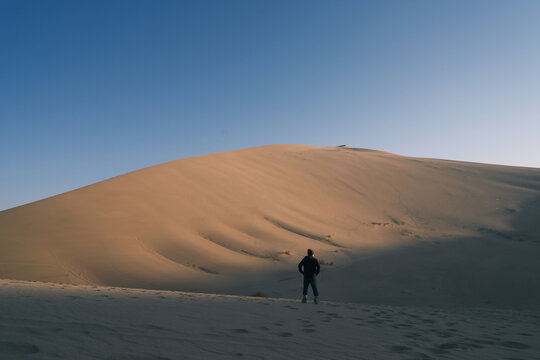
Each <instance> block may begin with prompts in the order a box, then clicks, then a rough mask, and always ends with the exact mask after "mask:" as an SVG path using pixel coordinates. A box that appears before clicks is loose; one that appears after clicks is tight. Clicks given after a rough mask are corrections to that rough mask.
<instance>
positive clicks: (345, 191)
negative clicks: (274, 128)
mask: <svg viewBox="0 0 540 360" xmlns="http://www.w3.org/2000/svg"><path fill="white" fill-rule="evenodd" d="M539 214H540V169H534V168H518V167H507V166H496V165H485V164H476V163H464V162H456V161H446V160H433V159H420V158H409V157H403V156H398V155H393V154H389V153H384V152H379V151H371V150H364V149H351V148H346V147H337V148H333V147H312V146H300V145H273V146H263V147H257V148H250V149H245V150H238V151H231V152H225V153H217V154H211V155H206V156H198V157H193V158H187V159H181V160H177V161H172V162H169V163H164V164H161V165H156V166H152V167H149V168H145V169H142V170H138V171H134V172H131V173H128V174H125V175H122V176H118V177H115V178H112V179H109V180H106V181H102V182H99V183H96V184H93V185H90V186H87V187H84V188H80V189H78V190H75V191H70V192H67V193H64V194H61V195H58V196H54V197H51V198H48V199H44V200H41V201H37V202H34V203H30V204H27V205H24V206H20V207H16V208H13V209H9V210H6V211H2V212H0V249H1V250H2V251H1V252H0V278H5V279H19V280H39V281H47V282H62V283H72V284H91V285H108V286H124V287H136V288H149V289H169V290H183V291H198V292H211V293H229V294H238V295H251V294H253V293H255V292H257V291H260V292H262V293H263V294H265V295H267V296H273V297H297V296H298V281H299V279H298V273H297V272H296V270H295V268H296V265H297V263H298V261H299V260H300V258H301V257H302V256H303V255H304V253H305V251H306V249H307V248H312V249H314V250H315V252H316V256H317V257H318V258H319V260H321V263H322V264H323V270H322V274H321V276H320V278H319V281H320V283H321V284H320V286H321V288H324V289H325V299H327V300H339V301H360V302H364V303H366V302H369V303H376V304H394V305H400V304H401V305H402V304H413V305H424V304H437V305H476V304H494V305H497V306H510V307H517V308H530V307H538V306H540V305H539V304H540V286H538V284H540V261H538V259H539V258H540V227H539V221H538V219H539V218H540V216H539Z"/></svg>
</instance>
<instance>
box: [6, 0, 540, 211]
mask: <svg viewBox="0 0 540 360" xmlns="http://www.w3.org/2000/svg"><path fill="white" fill-rule="evenodd" d="M539 39H540V1H492V0H490V1H470V0H469V1H427V0H426V1H384V0H383V1H379V0H378V1H371V2H367V1H275V0H272V1H205V0H203V1H131V0H130V1H37V0H36V1H25V0H13V1H5V0H0V210H3V209H7V208H11V207H14V206H18V205H22V204H24V203H28V202H31V201H35V200H39V199H41V198H44V197H48V196H52V195H56V194H59V193H62V192H65V191H68V190H72V189H75V188H78V187H81V186H84V185H88V184H91V183H94V182H97V181H100V180H104V179H107V178H110V177H113V176H116V175H119V174H122V173H126V172H129V171H132V170H136V169H139V168H142V167H146V166H150V165H154V164H158V163H161V162H165V161H170V160H175V159H179V158H184V157H190V156H195V155H202V154H208V153H213V152H219V151H227V150H234V149H240V148H246V147H251V146H259V145H267V144H277V143H294V144H307V145H320V146H335V145H341V144H347V145H350V146H353V147H363V148H371V149H378V150H384V151H389V152H393V153H397V154H401V155H410V156H421V157H435V158H445V159H453V160H465V161H475V162H485V163H496V164H507V165H516V166H531V167H540V145H539V140H538V139H539V138H540V41H539Z"/></svg>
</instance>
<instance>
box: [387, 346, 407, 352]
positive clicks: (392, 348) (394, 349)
mask: <svg viewBox="0 0 540 360" xmlns="http://www.w3.org/2000/svg"><path fill="white" fill-rule="evenodd" d="M386 348H387V349H388V350H390V351H392V352H395V353H403V352H405V351H409V350H411V348H410V347H408V346H405V345H390V346H387V347H386Z"/></svg>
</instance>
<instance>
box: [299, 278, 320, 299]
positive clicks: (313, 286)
mask: <svg viewBox="0 0 540 360" xmlns="http://www.w3.org/2000/svg"><path fill="white" fill-rule="evenodd" d="M310 284H311V289H312V290H313V295H315V296H319V290H317V279H315V278H312V279H310V278H304V291H303V292H302V294H304V295H307V291H308V286H309V285H310Z"/></svg>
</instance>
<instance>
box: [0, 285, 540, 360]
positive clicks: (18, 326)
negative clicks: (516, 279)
mask: <svg viewBox="0 0 540 360" xmlns="http://www.w3.org/2000/svg"><path fill="white" fill-rule="evenodd" d="M539 324H540V314H539V312H538V311H521V312H517V311H514V310H500V309H483V308H467V309H452V310H451V311H448V309H437V308H422V307H397V306H381V305H366V304H358V303H349V304H346V303H340V302H327V301H323V302H322V303H321V304H319V305H313V304H300V303H298V301H291V300H289V299H275V298H270V299H257V298H248V297H236V296H235V297H232V296H223V295H204V294H195V293H176V292H168V291H153V290H137V289H121V288H106V287H91V286H81V285H79V286H73V285H58V284H40V283H35V282H32V283H26V282H19V281H6V280H0V358H2V359H5V360H11V359H16V360H19V359H110V360H124V359H126V360H127V359H140V360H167V359H294V358H298V357H302V358H316V359H339V360H342V359H365V360H372V359H388V360H396V359H407V360H408V359H423V360H430V359H459V360H464V359H471V360H480V359H486V360H488V359H489V360H492V359H521V360H533V359H534V360H537V359H538V349H539V347H540V325H539Z"/></svg>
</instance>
